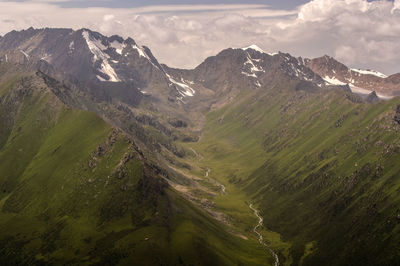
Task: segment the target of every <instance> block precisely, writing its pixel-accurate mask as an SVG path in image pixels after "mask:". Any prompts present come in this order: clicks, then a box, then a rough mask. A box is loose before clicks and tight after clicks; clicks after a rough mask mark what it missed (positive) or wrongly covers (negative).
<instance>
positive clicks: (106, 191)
mask: <svg viewBox="0 0 400 266" xmlns="http://www.w3.org/2000/svg"><path fill="white" fill-rule="evenodd" d="M0 103H1V104H0V123H2V124H1V125H2V126H3V127H2V131H1V132H0V133H1V140H2V142H1V145H0V188H1V191H0V259H1V264H2V265H61V264H62V265H65V264H67V265H76V264H79V265H235V264H236V265H264V264H265V263H266V261H270V260H271V258H270V256H269V254H268V253H267V252H266V251H265V249H263V248H262V247H261V246H260V245H258V243H257V241H255V240H251V241H248V240H244V239H242V238H239V237H237V236H235V235H232V234H231V233H228V232H227V231H226V230H225V228H224V227H223V226H222V225H221V224H220V223H218V222H217V221H216V220H214V219H212V218H211V217H210V216H209V215H207V214H206V213H204V212H203V211H201V210H200V209H198V208H197V207H194V206H193V205H192V204H190V203H189V202H188V201H187V200H185V199H184V198H182V197H181V196H180V195H179V194H178V193H176V192H175V191H173V190H172V189H171V188H169V186H168V185H167V183H166V182H165V181H163V179H161V178H159V177H157V174H156V170H154V169H153V168H152V166H151V165H149V164H147V163H146V161H144V159H143V158H141V156H139V155H138V153H137V152H136V151H135V147H134V146H133V145H132V144H131V141H130V140H129V139H128V137H126V136H125V135H124V134H123V133H122V132H121V131H119V130H117V129H114V128H112V127H111V126H109V125H108V124H106V123H105V122H104V121H103V120H101V119H100V118H98V117H97V116H96V115H94V114H92V113H89V112H84V111H78V110H73V109H70V108H68V107H66V106H65V105H64V104H62V103H61V102H60V101H59V100H58V98H57V97H55V96H54V95H53V94H52V93H50V91H49V90H48V88H46V85H45V84H44V83H43V81H42V80H41V79H40V78H38V77H37V76H35V75H33V76H32V75H20V76H16V77H13V78H12V79H7V80H5V79H3V82H2V84H1V85H0Z"/></svg>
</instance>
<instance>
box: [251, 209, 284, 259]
mask: <svg viewBox="0 0 400 266" xmlns="http://www.w3.org/2000/svg"><path fill="white" fill-rule="evenodd" d="M249 207H250V209H251V210H252V211H253V212H254V215H255V216H257V218H258V224H257V225H256V226H255V227H254V228H253V231H254V233H256V234H257V236H258V242H260V244H261V245H263V246H265V247H266V248H267V249H268V251H269V253H271V255H272V257H273V258H274V260H275V262H274V266H279V257H278V255H277V254H276V253H275V252H274V251H273V250H272V249H271V248H270V247H269V246H268V245H267V243H265V242H264V238H263V236H262V235H261V233H260V232H259V231H258V228H259V227H262V226H263V218H262V217H261V215H260V212H259V210H257V209H255V208H254V207H253V204H250V205H249Z"/></svg>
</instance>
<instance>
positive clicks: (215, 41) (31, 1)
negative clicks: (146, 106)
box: [0, 0, 400, 74]
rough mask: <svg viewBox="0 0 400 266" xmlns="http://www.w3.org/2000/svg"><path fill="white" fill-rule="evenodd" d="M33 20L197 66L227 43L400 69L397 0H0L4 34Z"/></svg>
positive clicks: (167, 60)
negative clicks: (120, 40) (129, 42)
mask: <svg viewBox="0 0 400 266" xmlns="http://www.w3.org/2000/svg"><path fill="white" fill-rule="evenodd" d="M30 26H33V27H34V28H42V27H68V28H73V29H79V28H82V27H85V28H90V29H92V30H95V31H99V32H100V33H102V34H105V35H113V34H118V35H121V36H122V37H125V38H126V37H132V38H133V39H135V41H136V42H137V43H139V44H141V45H146V46H148V47H149V48H150V49H151V50H152V52H153V53H154V55H155V56H156V57H157V58H158V59H159V61H160V62H162V63H166V64H167V65H169V66H171V67H179V68H193V67H195V66H196V65H198V64H200V63H201V62H202V61H203V60H204V59H205V58H207V57H208V56H212V55H215V54H217V53H218V52H220V51H221V50H223V49H225V48H228V47H245V46H248V45H250V44H256V45H258V46H259V47H261V48H262V49H263V50H265V51H266V52H277V51H282V52H288V53H290V54H292V55H294V56H302V57H308V58H313V57H319V56H322V55H325V54H327V55H330V56H333V57H335V58H336V59H338V60H339V61H341V62H343V63H345V64H346V65H348V66H350V67H354V68H362V69H374V70H377V71H381V72H383V73H385V74H393V73H398V72H400V52H399V47H400V46H399V43H400V0H394V1H389V0H376V1H371V0H370V1H367V0H287V1H283V0H247V1H243V0H203V1H196V0H162V1H161V0H147V1H137V0H134V1H127V0H86V1H83V0H7V1H4V0H0V35H4V34H6V33H7V32H9V31H11V30H22V29H26V28H29V27H30Z"/></svg>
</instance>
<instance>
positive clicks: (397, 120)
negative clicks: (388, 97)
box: [394, 104, 400, 125]
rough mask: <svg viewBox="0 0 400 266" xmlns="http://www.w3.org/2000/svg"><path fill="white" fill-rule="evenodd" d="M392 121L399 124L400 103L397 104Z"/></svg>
mask: <svg viewBox="0 0 400 266" xmlns="http://www.w3.org/2000/svg"><path fill="white" fill-rule="evenodd" d="M394 121H396V122H397V123H398V124H399V125H400V104H399V105H397V108H396V114H395V115H394Z"/></svg>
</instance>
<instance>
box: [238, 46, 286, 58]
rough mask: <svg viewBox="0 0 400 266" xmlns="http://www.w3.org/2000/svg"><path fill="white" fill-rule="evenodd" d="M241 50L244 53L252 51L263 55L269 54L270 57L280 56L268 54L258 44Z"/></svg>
mask: <svg viewBox="0 0 400 266" xmlns="http://www.w3.org/2000/svg"><path fill="white" fill-rule="evenodd" d="M241 49H242V50H243V51H247V50H249V49H251V50H254V51H257V52H260V53H262V54H267V55H270V56H274V55H277V54H278V53H267V52H265V51H264V50H263V49H261V48H260V47H259V46H257V45H256V44H252V45H250V46H247V47H243V48H241Z"/></svg>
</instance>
